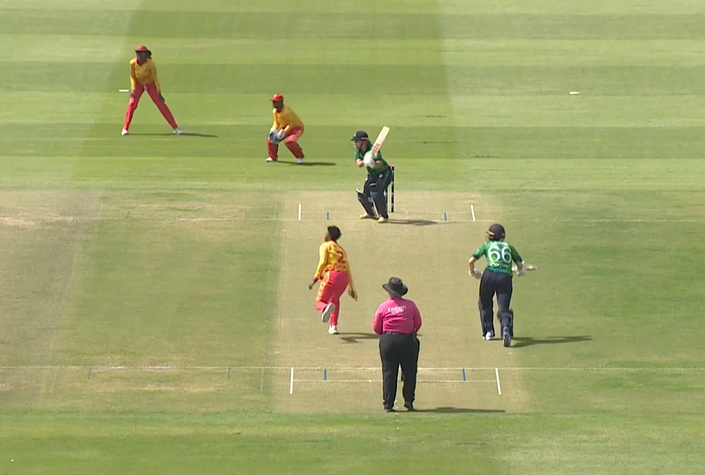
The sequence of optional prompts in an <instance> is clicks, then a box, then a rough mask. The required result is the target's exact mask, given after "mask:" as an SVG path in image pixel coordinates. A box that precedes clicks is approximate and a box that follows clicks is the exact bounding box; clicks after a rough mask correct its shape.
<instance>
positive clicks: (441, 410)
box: [401, 407, 507, 414]
mask: <svg viewBox="0 0 705 475" xmlns="http://www.w3.org/2000/svg"><path fill="white" fill-rule="evenodd" d="M401 412H404V411H401ZM414 412H435V413H438V414H502V413H505V412H507V411H505V410H503V409H472V408H466V407H437V408H435V409H416V410H415V411H414Z"/></svg>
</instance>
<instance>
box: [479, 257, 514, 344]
mask: <svg viewBox="0 0 705 475" xmlns="http://www.w3.org/2000/svg"><path fill="white" fill-rule="evenodd" d="M513 290H514V286H513V283H512V276H511V275H509V274H504V273H502V272H492V271H489V270H485V271H484V272H483V273H482V279H480V301H479V302H478V307H479V310H480V322H481V324H482V334H483V335H484V334H486V333H487V332H492V333H494V319H493V315H492V310H493V309H492V307H493V298H494V296H495V294H496V295H497V307H498V308H497V315H498V316H499V320H500V323H501V324H502V326H507V327H509V329H510V331H511V332H512V333H513V332H514V328H513V321H512V320H513V319H512V317H511V315H512V311H511V310H510V308H509V306H510V305H511V302H512V291H513Z"/></svg>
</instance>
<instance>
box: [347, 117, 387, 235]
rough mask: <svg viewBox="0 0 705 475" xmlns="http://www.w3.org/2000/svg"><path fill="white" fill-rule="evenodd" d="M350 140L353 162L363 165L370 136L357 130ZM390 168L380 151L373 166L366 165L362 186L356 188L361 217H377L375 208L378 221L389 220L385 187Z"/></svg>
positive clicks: (369, 144) (370, 146) (359, 166)
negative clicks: (362, 212)
mask: <svg viewBox="0 0 705 475" xmlns="http://www.w3.org/2000/svg"><path fill="white" fill-rule="evenodd" d="M352 142H353V144H354V157H355V163H356V164H357V166H358V168H362V167H364V166H366V165H365V162H364V161H363V159H364V158H365V154H366V153H367V152H370V151H371V150H372V144H371V143H370V137H369V135H367V132H365V131H363V130H358V131H357V132H355V135H353V138H352ZM392 173H394V172H393V171H392V169H391V168H390V167H389V164H388V163H387V161H386V160H385V159H384V158H383V157H382V152H381V151H379V152H377V154H376V155H375V156H374V166H372V167H369V166H368V167H367V179H366V180H365V184H364V185H363V187H362V191H360V190H357V199H358V201H359V202H360V204H361V205H362V207H363V208H364V209H365V214H363V215H362V216H360V218H361V219H377V216H375V208H377V214H379V219H377V222H378V223H386V222H387V221H388V220H389V214H387V187H389V184H390V183H391V182H392Z"/></svg>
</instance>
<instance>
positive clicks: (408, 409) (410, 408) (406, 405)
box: [404, 402, 416, 412]
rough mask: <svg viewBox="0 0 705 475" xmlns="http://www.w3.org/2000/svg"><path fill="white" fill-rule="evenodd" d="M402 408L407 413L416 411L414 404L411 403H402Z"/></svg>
mask: <svg viewBox="0 0 705 475" xmlns="http://www.w3.org/2000/svg"><path fill="white" fill-rule="evenodd" d="M404 407H405V408H406V410H407V411H409V412H413V411H415V410H416V409H414V404H413V403H411V402H406V403H404Z"/></svg>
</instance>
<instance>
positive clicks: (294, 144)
mask: <svg viewBox="0 0 705 475" xmlns="http://www.w3.org/2000/svg"><path fill="white" fill-rule="evenodd" d="M303 134H304V126H303V125H301V126H299V127H292V128H291V129H289V132H287V134H286V135H285V136H284V138H283V139H282V140H281V142H282V143H283V144H284V145H286V148H288V149H289V151H290V152H291V153H292V155H294V157H296V158H304V151H303V150H302V149H301V146H300V145H299V137H301V136H302V135H303ZM267 156H268V157H269V158H273V159H274V160H276V159H277V158H279V144H276V143H272V142H270V141H269V137H268V138H267Z"/></svg>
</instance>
